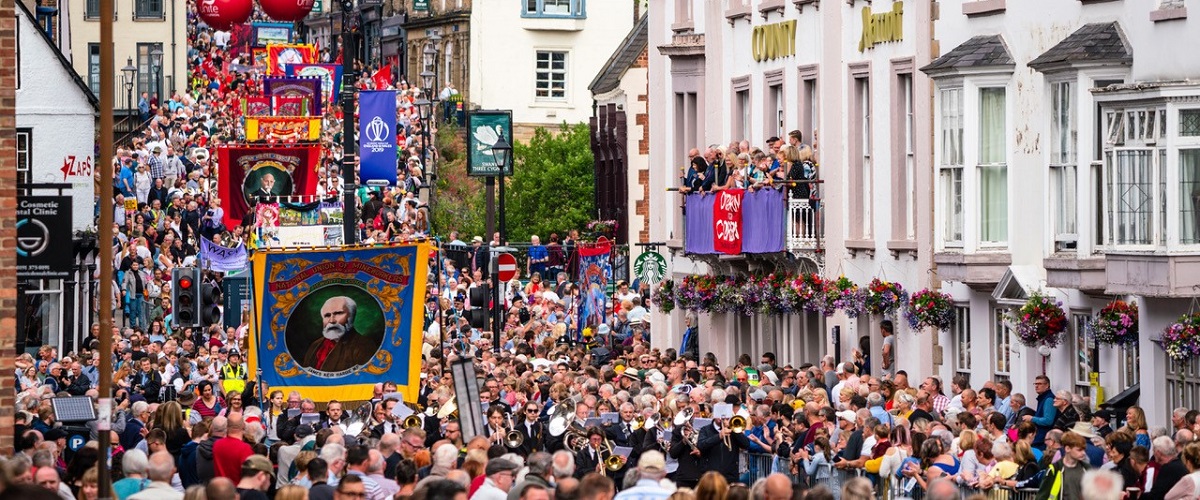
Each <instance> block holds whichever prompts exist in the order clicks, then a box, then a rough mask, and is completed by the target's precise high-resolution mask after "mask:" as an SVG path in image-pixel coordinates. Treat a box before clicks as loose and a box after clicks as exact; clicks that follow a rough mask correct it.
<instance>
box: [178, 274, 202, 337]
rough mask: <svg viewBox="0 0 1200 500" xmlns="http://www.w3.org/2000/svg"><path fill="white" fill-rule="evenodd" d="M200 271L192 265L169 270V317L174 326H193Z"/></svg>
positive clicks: (195, 319) (195, 320)
mask: <svg viewBox="0 0 1200 500" xmlns="http://www.w3.org/2000/svg"><path fill="white" fill-rule="evenodd" d="M199 289H200V271H199V270H198V269H196V268H194V267H177V268H175V269H172V270H171V318H172V323H174V325H175V328H195V327H196V326H199V322H198V321H197V320H198V318H199V314H197V309H196V305H197V303H198V302H199V297H198V295H199Z"/></svg>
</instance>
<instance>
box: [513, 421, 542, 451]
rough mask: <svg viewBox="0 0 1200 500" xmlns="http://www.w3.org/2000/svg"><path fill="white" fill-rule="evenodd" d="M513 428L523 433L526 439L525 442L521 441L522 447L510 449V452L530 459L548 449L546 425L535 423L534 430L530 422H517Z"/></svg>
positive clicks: (522, 435)
mask: <svg viewBox="0 0 1200 500" xmlns="http://www.w3.org/2000/svg"><path fill="white" fill-rule="evenodd" d="M513 426H515V427H516V428H517V432H520V433H521V437H522V438H524V440H523V441H521V446H518V447H516V448H509V451H511V452H513V453H516V454H518V455H520V456H523V457H528V456H529V455H532V454H533V453H534V452H537V451H544V450H545V449H546V446H545V439H546V426H545V425H544V424H542V423H541V422H537V421H534V422H533V425H532V429H531V427H530V424H529V423H528V422H515V423H514V424H513ZM531 430H532V432H531Z"/></svg>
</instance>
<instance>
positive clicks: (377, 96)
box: [358, 90, 396, 186]
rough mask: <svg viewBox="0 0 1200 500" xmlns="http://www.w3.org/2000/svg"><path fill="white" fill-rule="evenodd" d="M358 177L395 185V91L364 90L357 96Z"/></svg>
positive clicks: (366, 182)
mask: <svg viewBox="0 0 1200 500" xmlns="http://www.w3.org/2000/svg"><path fill="white" fill-rule="evenodd" d="M358 116H359V119H358V151H359V154H360V155H361V157H360V158H359V162H358V165H359V170H358V175H359V177H360V178H361V179H362V181H363V183H364V184H367V185H371V181H376V182H386V183H387V185H389V186H395V185H396V91H395V90H364V91H361V92H359V93H358Z"/></svg>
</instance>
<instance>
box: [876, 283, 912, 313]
mask: <svg viewBox="0 0 1200 500" xmlns="http://www.w3.org/2000/svg"><path fill="white" fill-rule="evenodd" d="M906 302H908V292H906V291H904V287H902V286H900V284H899V283H896V282H893V281H884V280H881V279H879V278H875V279H873V280H871V284H870V285H867V313H869V314H878V315H882V316H895V315H896V311H899V310H900V308H901V307H903V306H904V303H906Z"/></svg>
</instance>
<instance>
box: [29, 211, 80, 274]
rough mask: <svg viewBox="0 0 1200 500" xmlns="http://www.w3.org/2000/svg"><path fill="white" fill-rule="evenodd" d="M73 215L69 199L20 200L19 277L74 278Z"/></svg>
mask: <svg viewBox="0 0 1200 500" xmlns="http://www.w3.org/2000/svg"><path fill="white" fill-rule="evenodd" d="M71 214H72V212H71V197H70V196H19V197H17V277H18V278H50V279H54V278H67V277H69V276H70V275H71V261H72V256H71V249H72V248H73V245H72V243H71V231H70V230H69V229H68V230H64V229H63V228H70V227H73V226H72V220H71ZM52 228H53V229H52Z"/></svg>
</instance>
